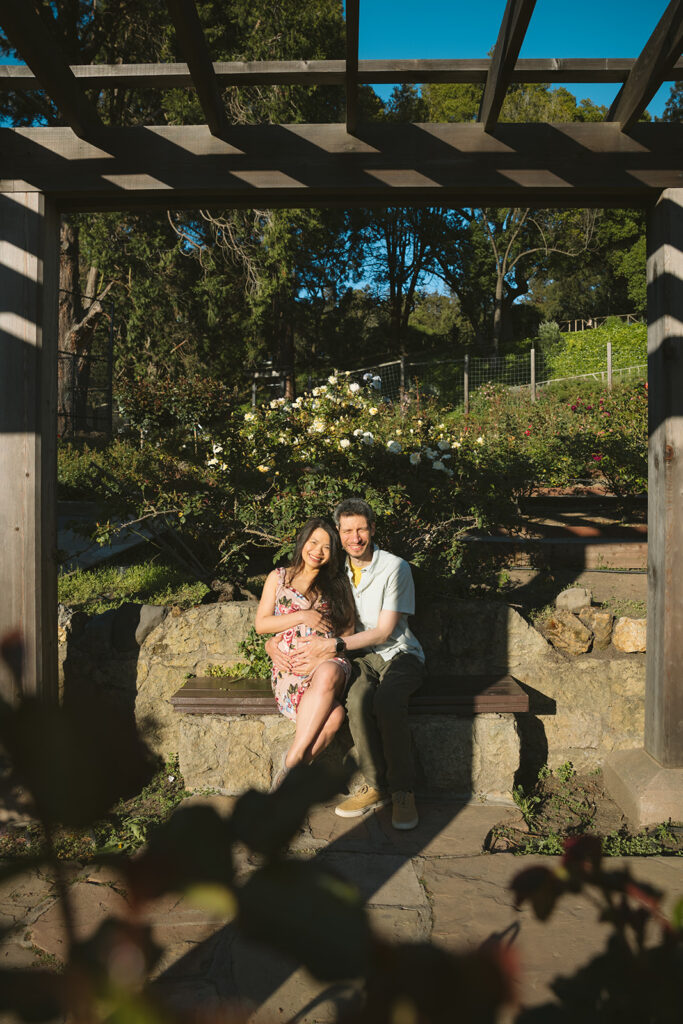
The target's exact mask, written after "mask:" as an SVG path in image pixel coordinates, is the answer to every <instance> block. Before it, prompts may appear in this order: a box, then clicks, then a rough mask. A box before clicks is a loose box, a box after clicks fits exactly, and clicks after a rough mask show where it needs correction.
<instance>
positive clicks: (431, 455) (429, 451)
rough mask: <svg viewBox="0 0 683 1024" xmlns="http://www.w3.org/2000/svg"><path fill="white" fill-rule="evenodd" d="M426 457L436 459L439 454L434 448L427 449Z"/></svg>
mask: <svg viewBox="0 0 683 1024" xmlns="http://www.w3.org/2000/svg"><path fill="white" fill-rule="evenodd" d="M425 455H426V456H427V458H428V459H435V458H436V456H437V452H435V451H434V449H433V448H425Z"/></svg>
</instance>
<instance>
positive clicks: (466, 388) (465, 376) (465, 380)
mask: <svg viewBox="0 0 683 1024" xmlns="http://www.w3.org/2000/svg"><path fill="white" fill-rule="evenodd" d="M462 386H463V392H464V400H465V415H467V414H468V413H469V411H470V354H469V352H466V353H465V365H464V367H463V371H462Z"/></svg>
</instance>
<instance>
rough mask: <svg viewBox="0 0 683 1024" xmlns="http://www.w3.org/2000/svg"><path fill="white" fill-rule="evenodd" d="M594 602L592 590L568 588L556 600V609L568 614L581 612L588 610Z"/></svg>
mask: <svg viewBox="0 0 683 1024" xmlns="http://www.w3.org/2000/svg"><path fill="white" fill-rule="evenodd" d="M592 600H593V595H592V594H591V592H590V590H586V588H585V587H568V588H567V589H566V590H563V591H562V592H561V593H560V594H558V595H557V597H556V598H555V607H556V608H557V609H558V610H560V609H561V610H563V611H566V612H580V611H581V609H582V608H588V607H589V606H590V604H591V601H592Z"/></svg>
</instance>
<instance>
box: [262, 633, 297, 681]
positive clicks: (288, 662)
mask: <svg viewBox="0 0 683 1024" xmlns="http://www.w3.org/2000/svg"><path fill="white" fill-rule="evenodd" d="M278 643H279V637H277V636H271V637H269V638H268V639H267V640H266V642H265V644H264V645H263V646H264V649H265V652H266V654H267V655H268V657H269V658H270V660H271V661H272V663H273V668H274V669H275V671H276V672H293V671H294V669H293V667H292V657H291V655H289V654H285V652H284V651H281V650H280V648H279V647H278Z"/></svg>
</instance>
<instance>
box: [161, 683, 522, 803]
mask: <svg viewBox="0 0 683 1024" xmlns="http://www.w3.org/2000/svg"><path fill="white" fill-rule="evenodd" d="M171 704H172V706H173V709H174V711H175V712H178V713H180V714H182V718H181V721H180V729H179V758H180V770H181V772H182V774H183V778H184V779H185V783H186V785H187V787H188V789H190V790H198V789H216V790H218V791H220V792H223V793H228V794H233V795H237V794H238V793H241V792H243V791H244V790H245V789H246V788H248V787H249V786H254V787H256V788H261V789H266V788H268V786H269V785H270V783H271V779H272V776H273V774H274V772H275V771H277V768H278V766H279V763H280V760H281V758H282V754H283V752H284V751H285V750H286V749H287V747H288V746H289V743H290V742H291V737H292V733H293V730H294V726H293V723H292V722H290V721H288V720H287V719H285V718H284V717H283V716H282V715H280V714H279V712H278V709H277V705H276V703H275V699H274V697H273V695H272V691H271V688H270V682H269V681H268V680H265V679H246V678H243V679H229V678H226V677H215V676H208V677H197V678H190V679H188V680H186V682H185V683H184V685H183V686H182V687H181V688H180V689H179V690H177V691H176V693H174V694H173V696H172V697H171ZM528 710H529V698H528V696H527V694H526V692H525V691H524V690H523V689H522V687H521V686H520V685H519V683H518V682H517V680H515V679H514V678H513V677H512V676H510V675H503V674H494V675H486V676H484V675H482V676H453V675H431V676H429V677H428V679H427V681H426V682H425V684H424V685H423V686H422V687H421V688H420V690H419V691H418V692H417V693H416V694H415V695H414V696H413V698H412V700H411V703H410V719H411V733H412V737H413V744H414V749H415V759H416V768H417V775H418V786H419V788H420V789H422V790H428V791H440V792H446V793H449V794H450V795H452V796H458V797H463V798H470V797H474V798H476V799H480V800H489V801H496V802H498V801H503V802H509V801H511V799H512V785H513V779H514V774H515V772H516V771H517V768H518V767H519V758H520V743H519V736H518V732H517V723H516V720H515V715H516V714H518V713H520V712H526V711H528ZM349 746H350V736H349V733H348V730H347V729H346V727H345V728H344V729H343V730H342V731H341V733H340V736H339V737H338V738H336V739H335V742H334V743H333V744H332V746H331V747H330V748H329V750H327V751H326V752H325V754H324V755H323V756H324V757H325V758H328V759H329V760H331V761H334V760H337V761H339V760H340V759H341V758H343V757H344V756H345V754H346V752H347V751H348V748H349ZM361 782H362V777H361V776H360V775H357V776H356V777H355V778H354V780H352V788H355V786H357V785H359V784H360V783H361Z"/></svg>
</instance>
